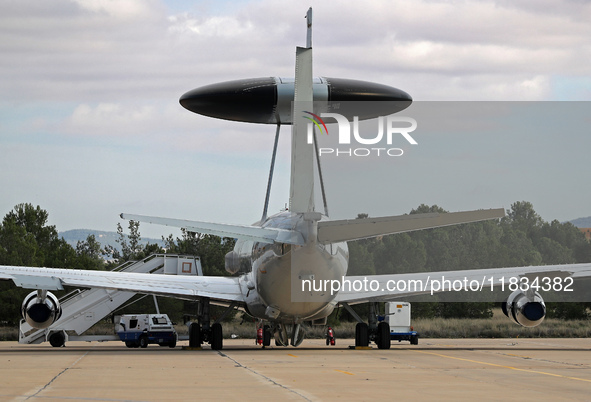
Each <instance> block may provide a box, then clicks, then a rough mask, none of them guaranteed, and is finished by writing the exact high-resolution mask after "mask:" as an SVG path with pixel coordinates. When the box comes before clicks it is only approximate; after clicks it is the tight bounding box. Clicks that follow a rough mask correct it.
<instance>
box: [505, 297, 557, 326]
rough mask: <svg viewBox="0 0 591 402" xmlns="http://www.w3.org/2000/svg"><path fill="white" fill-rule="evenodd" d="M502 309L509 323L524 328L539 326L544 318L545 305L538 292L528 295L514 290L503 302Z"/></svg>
mask: <svg viewBox="0 0 591 402" xmlns="http://www.w3.org/2000/svg"><path fill="white" fill-rule="evenodd" d="M502 308H503V313H505V315H506V316H507V317H509V319H510V320H511V321H513V322H514V323H516V324H519V325H522V326H524V327H535V326H537V325H540V324H541V323H542V321H544V317H546V305H545V304H544V300H543V299H542V296H540V294H539V293H538V292H531V295H528V294H526V293H524V292H523V291H521V290H516V291H515V292H513V293H511V295H510V296H509V298H508V299H507V301H506V302H503V304H502Z"/></svg>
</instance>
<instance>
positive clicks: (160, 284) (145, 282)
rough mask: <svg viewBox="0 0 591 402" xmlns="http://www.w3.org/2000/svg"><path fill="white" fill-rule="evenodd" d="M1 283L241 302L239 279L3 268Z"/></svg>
mask: <svg viewBox="0 0 591 402" xmlns="http://www.w3.org/2000/svg"><path fill="white" fill-rule="evenodd" d="M0 279H11V280H12V281H13V282H14V283H15V284H16V285H17V286H19V287H22V288H25V289H46V290H62V289H63V287H64V286H73V287H82V288H106V289H117V290H124V291H131V292H136V293H149V294H155V295H160V296H173V297H179V298H183V297H185V298H196V297H209V298H211V299H215V300H223V301H239V302H242V301H244V300H243V297H242V293H241V292H240V285H239V284H238V278H230V277H224V276H179V275H164V274H142V273H133V272H112V271H93V270H79V269H57V268H33V267H13V266H0Z"/></svg>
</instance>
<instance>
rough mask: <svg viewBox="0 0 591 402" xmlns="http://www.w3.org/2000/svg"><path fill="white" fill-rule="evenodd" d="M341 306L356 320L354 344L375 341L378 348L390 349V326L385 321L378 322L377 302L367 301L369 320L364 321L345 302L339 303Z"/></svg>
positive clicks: (364, 345)
mask: <svg viewBox="0 0 591 402" xmlns="http://www.w3.org/2000/svg"><path fill="white" fill-rule="evenodd" d="M341 304H342V305H343V307H345V309H346V310H347V311H348V312H349V313H350V314H351V315H352V316H353V317H354V318H355V319H356V320H357V321H358V322H357V325H356V326H355V346H356V347H367V346H369V343H370V342H375V344H376V345H377V346H378V349H390V326H389V325H388V323H387V322H384V321H381V322H379V323H378V319H377V311H378V304H377V303H375V302H370V303H369V320H368V321H369V322H368V323H366V322H365V321H363V319H361V317H359V315H358V314H357V313H356V312H355V310H353V309H352V308H351V307H350V306H349V305H348V304H347V303H341Z"/></svg>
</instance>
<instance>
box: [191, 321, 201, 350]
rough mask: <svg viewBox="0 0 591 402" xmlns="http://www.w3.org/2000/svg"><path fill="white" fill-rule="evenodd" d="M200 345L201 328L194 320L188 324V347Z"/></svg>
mask: <svg viewBox="0 0 591 402" xmlns="http://www.w3.org/2000/svg"><path fill="white" fill-rule="evenodd" d="M200 346H201V328H200V327H199V324H197V323H196V322H194V323H192V324H191V325H190V326H189V347H192V348H198V347H200Z"/></svg>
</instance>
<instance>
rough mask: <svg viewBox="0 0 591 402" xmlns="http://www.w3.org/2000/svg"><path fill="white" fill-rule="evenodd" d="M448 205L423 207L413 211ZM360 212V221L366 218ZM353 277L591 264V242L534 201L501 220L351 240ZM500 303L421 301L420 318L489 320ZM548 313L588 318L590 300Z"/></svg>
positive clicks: (518, 205)
mask: <svg viewBox="0 0 591 402" xmlns="http://www.w3.org/2000/svg"><path fill="white" fill-rule="evenodd" d="M429 212H438V213H446V212H447V211H445V210H444V209H443V208H441V207H439V206H437V205H433V206H427V205H424V204H423V205H420V206H419V207H418V208H416V209H413V210H412V211H410V214H418V213H429ZM366 217H367V215H366V214H359V215H358V219H363V218H366ZM349 252H350V260H349V272H348V274H349V275H374V274H391V273H407V272H432V271H451V270H465V269H485V268H502V267H520V266H529V265H551V264H574V263H583V262H591V243H589V242H588V241H587V240H586V239H585V236H584V235H583V233H582V232H581V231H580V230H579V229H578V228H577V227H575V226H574V225H573V224H571V223H568V222H567V223H560V222H558V221H557V220H554V221H552V222H545V221H544V220H543V219H542V218H541V217H540V216H539V215H538V214H537V213H536V212H535V210H534V208H533V205H532V204H531V203H530V202H526V201H519V202H515V203H513V204H512V205H511V208H510V209H509V210H507V213H506V216H505V217H504V218H502V219H500V220H491V221H483V222H475V223H469V224H463V225H455V226H448V227H443V228H436V229H428V230H419V231H415V232H408V233H401V234H396V235H391V236H383V237H381V238H373V239H366V240H361V241H356V242H350V243H349ZM495 306H498V305H495V303H435V302H433V303H415V304H414V305H413V316H414V317H446V318H451V317H454V318H463V317H470V318H485V317H490V316H492V308H493V307H495ZM547 307H548V316H550V317H557V318H560V317H563V318H587V307H591V305H590V304H588V303H548V306H547Z"/></svg>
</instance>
